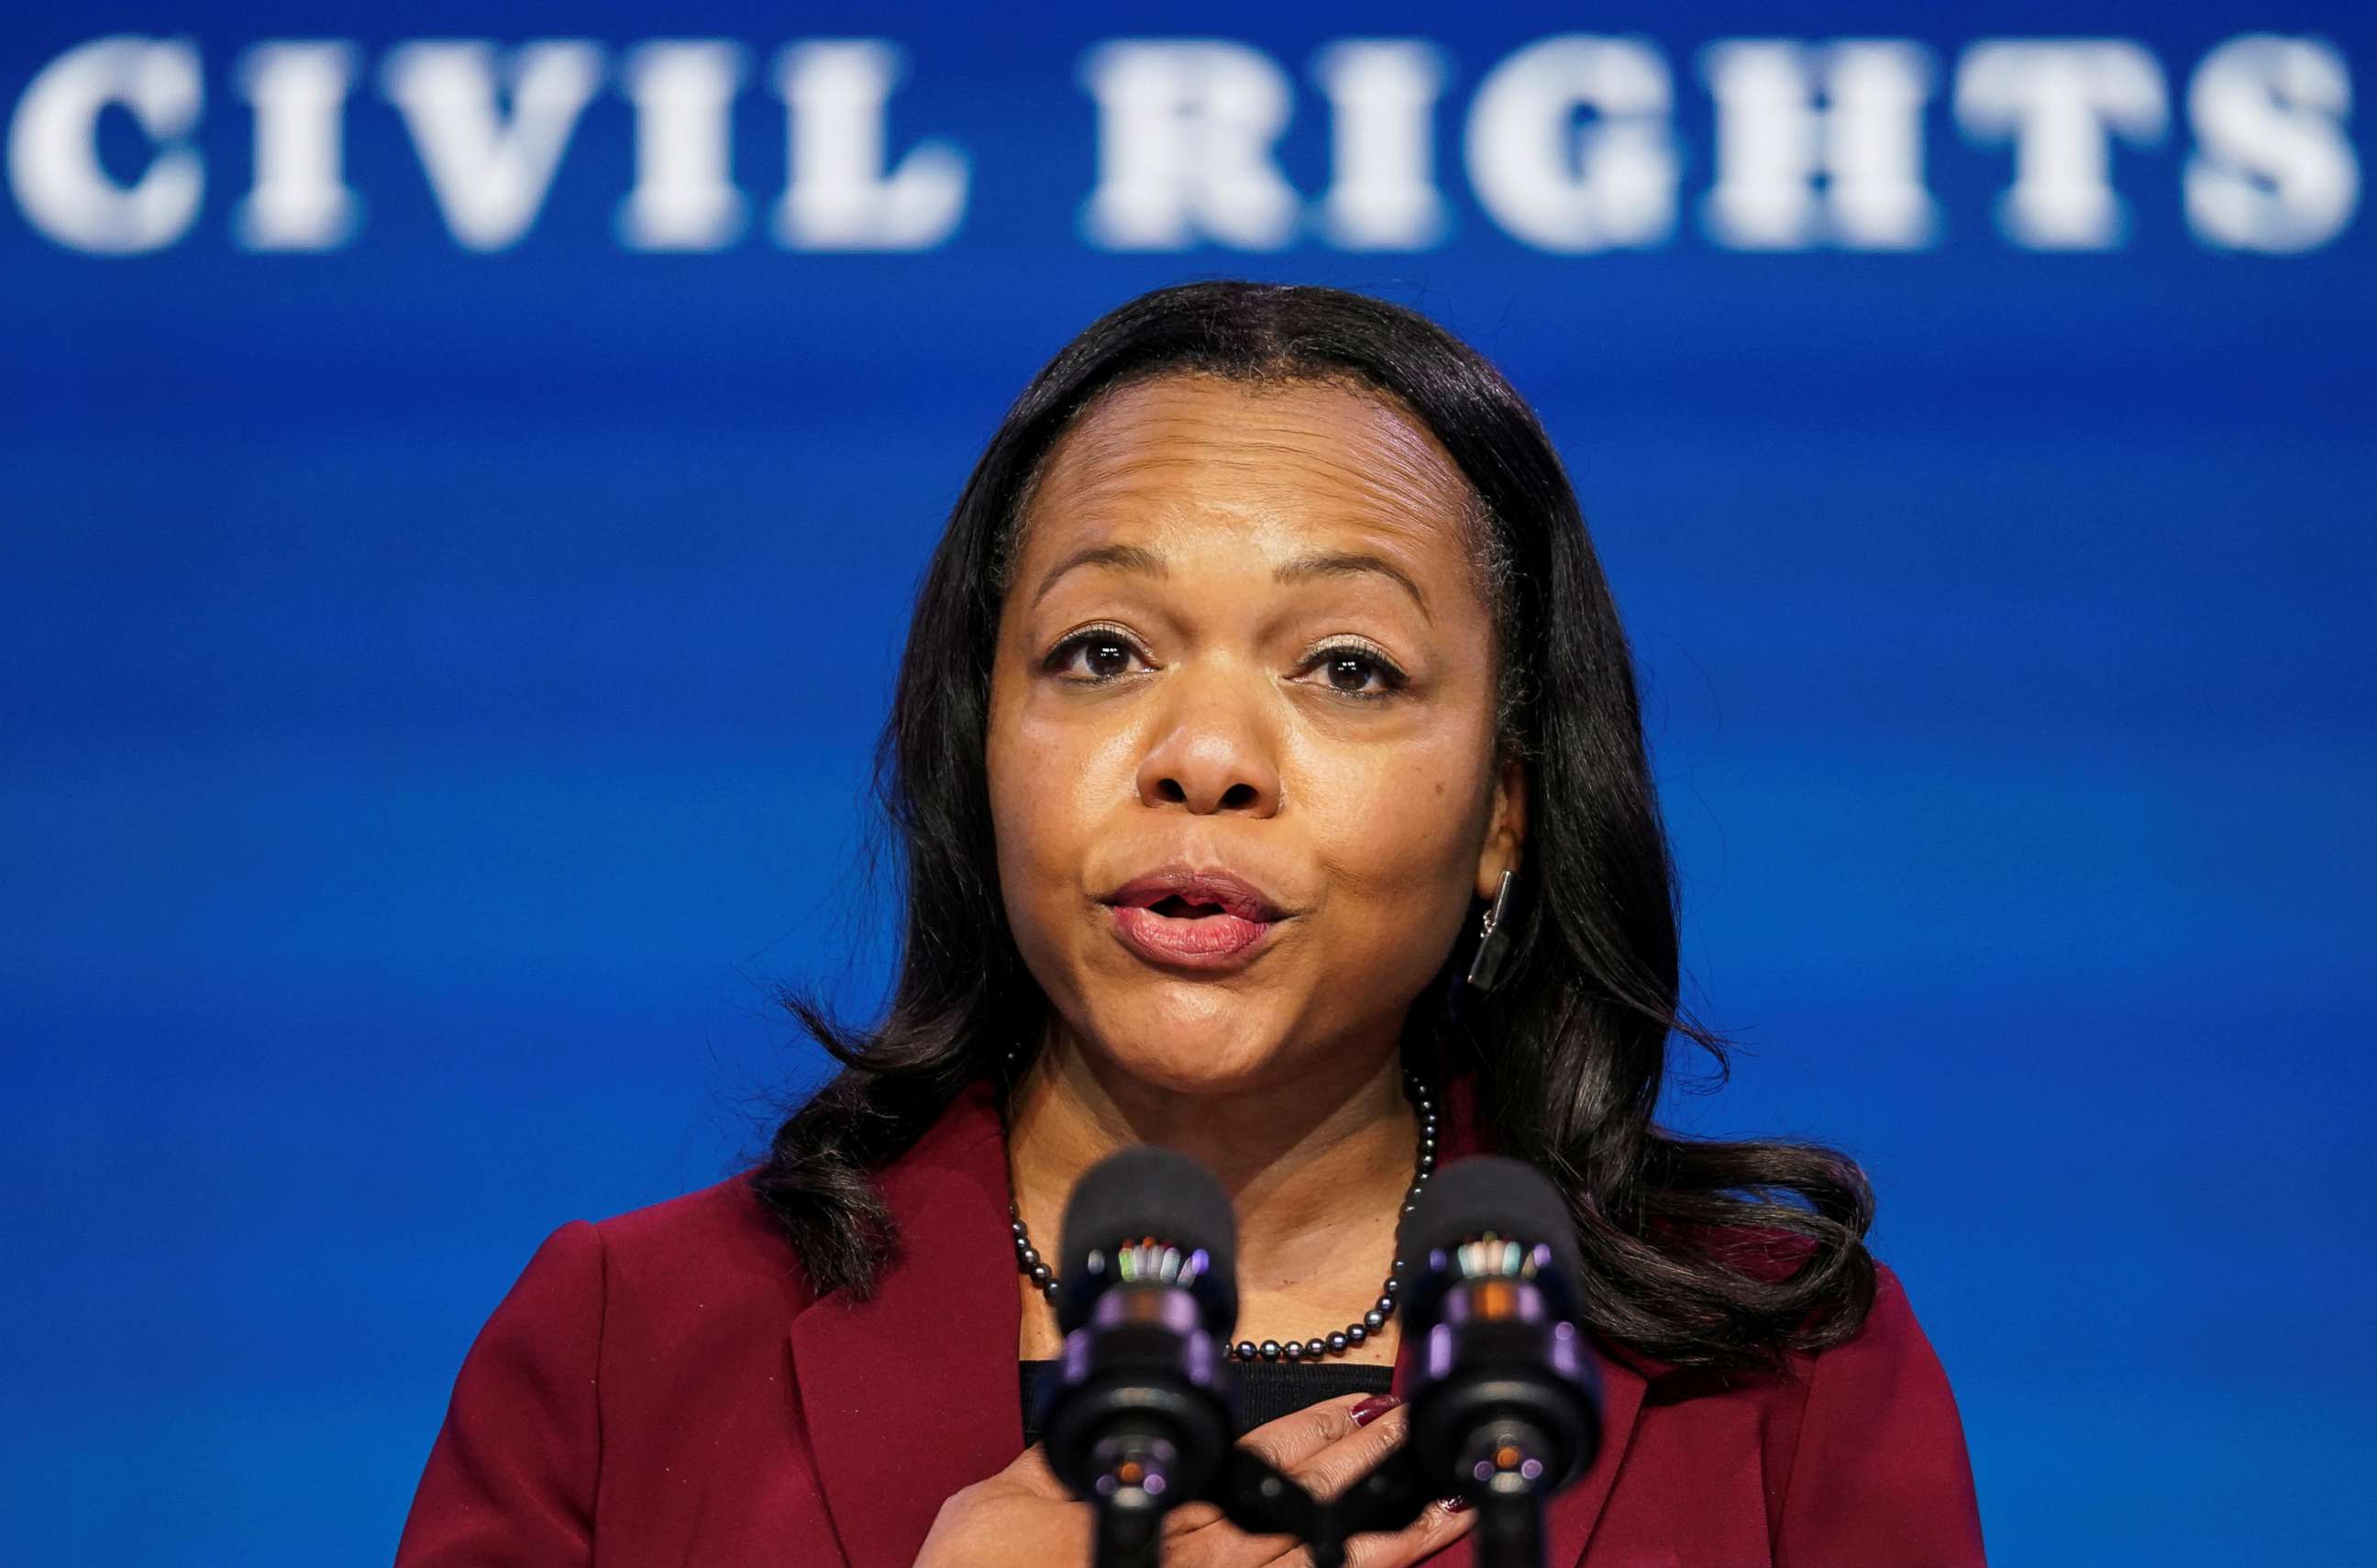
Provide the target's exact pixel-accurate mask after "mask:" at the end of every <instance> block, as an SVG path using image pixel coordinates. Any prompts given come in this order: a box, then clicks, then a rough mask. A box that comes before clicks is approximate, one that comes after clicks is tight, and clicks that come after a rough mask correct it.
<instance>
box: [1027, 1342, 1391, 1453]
mask: <svg viewBox="0 0 2377 1568" xmlns="http://www.w3.org/2000/svg"><path fill="white" fill-rule="evenodd" d="M1016 1365H1017V1368H1018V1370H1019V1371H1021V1373H1022V1378H1023V1441H1024V1442H1025V1443H1026V1444H1027V1445H1029V1444H1031V1443H1034V1442H1039V1441H1040V1401H1039V1397H1038V1395H1039V1393H1040V1387H1041V1384H1042V1383H1043V1382H1046V1381H1048V1380H1049V1379H1051V1378H1053V1377H1054V1376H1055V1375H1056V1371H1057V1363H1056V1362H1054V1361H1019V1362H1018V1363H1016ZM1394 1376H1395V1370H1394V1368H1392V1367H1374V1366H1368V1365H1366V1364H1364V1363H1362V1362H1359V1361H1234V1362H1232V1363H1231V1364H1230V1377H1231V1380H1232V1381H1233V1382H1236V1385H1237V1407H1238V1435H1240V1436H1242V1437H1243V1436H1244V1435H1245V1434H1247V1433H1248V1432H1250V1431H1252V1430H1255V1428H1257V1427H1259V1426H1261V1425H1262V1424H1263V1423H1264V1422H1266V1421H1275V1420H1277V1419H1279V1418H1280V1417H1282V1416H1284V1415H1287V1414H1289V1413H1290V1412H1292V1411H1296V1410H1301V1409H1303V1408H1304V1407H1305V1406H1308V1405H1318V1404H1319V1403H1320V1401H1322V1400H1324V1399H1334V1398H1336V1397H1338V1396H1339V1395H1340V1394H1384V1393H1386V1392H1387V1385H1388V1384H1389V1383H1391V1382H1393V1381H1394Z"/></svg>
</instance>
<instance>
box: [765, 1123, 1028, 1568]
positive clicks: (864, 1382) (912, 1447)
mask: <svg viewBox="0 0 2377 1568" xmlns="http://www.w3.org/2000/svg"><path fill="white" fill-rule="evenodd" d="M990 1093H991V1092H990V1088H989V1086H988V1085H987V1084H981V1083H977V1084H975V1085H973V1086H972V1087H969V1088H968V1089H967V1090H966V1091H965V1092H964V1093H963V1094H962V1095H961V1096H960V1098H959V1099H958V1101H957V1102H956V1103H955V1104H953V1105H952V1106H951V1107H950V1110H949V1111H948V1112H946V1113H944V1115H943V1116H942V1118H941V1119H940V1120H939V1121H938V1122H936V1123H935V1124H934V1126H933V1128H932V1130H931V1131H928V1132H927V1133H926V1136H925V1137H924V1139H922V1140H920V1141H919V1142H918V1143H917V1144H916V1146H915V1147H914V1149H912V1150H910V1151H909V1153H908V1154H907V1155H904V1156H902V1158H901V1159H900V1160H898V1161H896V1162H894V1163H893V1165H892V1166H891V1167H890V1168H888V1169H887V1170H886V1171H885V1173H884V1175H883V1179H882V1180H883V1192H884V1198H885V1202H886V1203H887V1204H888V1205H889V1207H890V1212H891V1215H892V1218H893V1220H894V1222H895V1223H896V1224H897V1225H898V1227H899V1231H900V1239H901V1255H900V1259H899V1261H898V1262H897V1263H894V1264H892V1266H891V1267H890V1268H889V1269H887V1270H885V1271H884V1274H883V1275H882V1278H881V1281H880V1283H879V1284H878V1287H877V1289H876V1292H875V1295H874V1297H873V1298H872V1299H869V1300H866V1301H854V1300H851V1299H847V1298H846V1297H845V1296H843V1295H842V1293H841V1292H839V1291H834V1292H829V1293H828V1294H827V1295H825V1296H822V1297H820V1298H818V1299H817V1300H816V1301H815V1302H813V1303H811V1304H810V1305H809V1306H808V1307H807V1308H806V1309H804V1310H803V1311H801V1312H800V1313H799V1315H798V1316H796V1317H795V1318H794V1320H793V1325H792V1347H793V1362H794V1377H795V1379H796V1380H797V1381H796V1382H795V1385H794V1386H795V1387H797V1388H798V1389H799V1391H800V1400H801V1406H802V1411H803V1414H804V1417H805V1418H806V1423H807V1428H808V1438H809V1452H810V1456H811V1458H812V1460H813V1461H814V1462H815V1464H816V1466H817V1473H818V1484H819V1485H820V1487H821V1488H822V1489H823V1490H824V1492H825V1502H826V1508H827V1511H828V1512H829V1513H830V1514H832V1516H833V1524H834V1530H835V1533H836V1534H837V1535H838V1536H839V1537H840V1538H841V1541H842V1554H843V1556H845V1557H846V1558H847V1559H848V1560H849V1562H850V1563H851V1565H852V1568H908V1564H910V1563H912V1562H914V1561H915V1559H916V1553H917V1550H919V1549H920V1548H921V1547H922V1546H923V1545H924V1542H925V1537H926V1534H927V1533H928V1532H929V1531H930V1530H931V1528H932V1525H933V1518H934V1515H935V1514H937V1513H938V1511H939V1509H940V1505H941V1502H942V1501H943V1500H944V1499H946V1498H947V1497H948V1496H949V1495H950V1493H952V1492H954V1491H957V1490H960V1489H961V1488H962V1487H966V1486H970V1485H972V1484H973V1482H975V1481H978V1480H981V1479H983V1478H985V1477H988V1476H991V1475H994V1474H996V1473H997V1472H998V1471H999V1470H1001V1469H1003V1468H1004V1467H1006V1466H1007V1465H1008V1463H1009V1461H1010V1460H1012V1459H1013V1458H1014V1457H1015V1455H1016V1454H1018V1453H1020V1452H1021V1448H1022V1439H1023V1407H1022V1396H1021V1392H1020V1390H1019V1388H1018V1384H1017V1373H1016V1340H1017V1335H1018V1332H1019V1330H1020V1328H1021V1299H1020V1298H1019V1296H1018V1293H1017V1290H1016V1287H1015V1280H1014V1274H1015V1262H1014V1255H1013V1253H1012V1252H1011V1251H1009V1247H1008V1243H1007V1235H1008V1231H1007V1203H1008V1179H1007V1158H1006V1143H1005V1140H1004V1137H1003V1135H1002V1132H1001V1129H1000V1126H999V1120H998V1113H997V1107H996V1105H995V1103H994V1102H993V1101H992V1099H991V1097H990Z"/></svg>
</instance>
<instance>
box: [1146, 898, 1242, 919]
mask: <svg viewBox="0 0 2377 1568" xmlns="http://www.w3.org/2000/svg"><path fill="white" fill-rule="evenodd" d="M1147 907H1148V908H1149V909H1150V910H1151V911H1153V913H1155V914H1157V915H1161V916H1165V918H1167V919H1172V920H1201V919H1203V918H1205V917H1206V916H1212V915H1225V914H1227V913H1228V911H1227V910H1225V909H1224V908H1223V907H1222V906H1221V905H1220V904H1193V903H1191V902H1189V900H1188V899H1185V898H1183V897H1181V896H1180V895H1179V894H1178V893H1174V894H1172V895H1171V896H1170V897H1168V898H1159V899H1157V900H1156V901H1155V902H1154V903H1153V904H1149V905H1148V906H1147Z"/></svg>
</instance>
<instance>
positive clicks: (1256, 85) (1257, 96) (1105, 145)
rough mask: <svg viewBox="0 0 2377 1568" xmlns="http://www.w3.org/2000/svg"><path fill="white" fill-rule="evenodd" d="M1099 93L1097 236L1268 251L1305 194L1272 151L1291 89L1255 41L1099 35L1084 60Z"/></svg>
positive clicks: (1092, 201) (1115, 242)
mask: <svg viewBox="0 0 2377 1568" xmlns="http://www.w3.org/2000/svg"><path fill="white" fill-rule="evenodd" d="M1081 81H1082V85H1083V86H1084V87H1086V88H1087V89H1088V90H1089V93H1090V96H1091V97H1092V98H1093V99H1095V100H1096V101H1097V105H1098V131H1097V138H1098V141H1097V168H1098V174H1097V187H1096V189H1094V190H1093V191H1092V192H1091V194H1090V198H1089V201H1088V204H1087V205H1086V206H1085V207H1084V209H1083V210H1082V216H1081V226H1082V230H1083V232H1084V233H1086V234H1087V235H1088V237H1089V239H1090V241H1091V243H1092V244H1093V245H1103V246H1105V247H1106V248H1107V249H1110V250H1183V249H1186V248H1187V247H1188V246H1189V245H1194V244H1196V243H1198V242H1199V241H1200V240H1211V241H1214V242H1216V243H1219V244H1222V245H1235V246H1236V247H1237V248H1239V249H1241V250H1275V249H1277V248H1279V247H1280V246H1282V245H1285V244H1287V242H1288V241H1289V240H1290V239H1291V238H1293V237H1294V236H1295V233H1296V223H1297V220H1298V218H1299V216H1300V213H1301V208H1302V202H1301V200H1300V199H1299V198H1298V197H1297V196H1296V190H1295V188H1294V187H1293V186H1290V185H1289V184H1288V183H1287V179H1286V177H1285V176H1284V175H1283V174H1281V173H1280V172H1279V165H1278V164H1277V163H1276V162H1273V161H1272V143H1274V142H1276V141H1277V140H1278V139H1279V136H1280V133H1281V132H1282V131H1284V130H1285V129H1286V128H1287V118H1288V112H1289V107H1290V105H1291V104H1292V102H1294V98H1295V89H1294V86H1293V84H1292V83H1290V82H1289V80H1288V78H1287V73H1286V72H1284V71H1283V70H1281V69H1280V67H1279V66H1278V64H1277V63H1276V62H1274V61H1273V60H1272V57H1271V56H1270V55H1268V54H1264V53H1263V52H1262V51H1260V49H1252V48H1249V47H1248V46H1247V45H1245V44H1242V43H1223V42H1206V41H1197V42H1183V43H1172V42H1155V41H1152V40H1127V41H1123V42H1113V43H1104V44H1100V45H1099V46H1098V47H1097V48H1095V49H1093V50H1092V51H1090V53H1089V54H1088V55H1087V56H1086V57H1085V58H1084V59H1083V61H1082V63H1081Z"/></svg>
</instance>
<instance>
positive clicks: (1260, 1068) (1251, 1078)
mask: <svg viewBox="0 0 2377 1568" xmlns="http://www.w3.org/2000/svg"><path fill="white" fill-rule="evenodd" d="M1280 1054H1281V1053H1280V1050H1279V1047H1276V1046H1275V1045H1267V1044H1254V1043H1250V1042H1248V1041H1244V1040H1219V1039H1202V1040H1200V1039H1198V1038H1196V1037H1195V1036H1194V1035H1167V1036H1165V1038H1163V1039H1162V1040H1161V1041H1160V1042H1158V1041H1155V1040H1151V1039H1149V1038H1146V1037H1144V1036H1142V1037H1140V1038H1137V1039H1134V1040H1132V1041H1131V1042H1130V1043H1129V1044H1128V1045H1125V1046H1123V1047H1120V1048H1118V1049H1115V1050H1112V1051H1110V1052H1109V1053H1107V1056H1108V1060H1109V1061H1110V1062H1111V1063H1112V1065H1113V1066H1114V1067H1116V1068H1117V1069H1118V1070H1120V1071H1122V1072H1123V1073H1124V1074H1126V1075H1127V1076H1129V1078H1130V1079H1131V1080H1132V1082H1134V1083H1141V1084H1144V1085H1146V1086H1147V1087H1148V1088H1151V1089H1161V1090H1163V1091H1165V1093H1167V1094H1174V1095H1231V1094H1243V1093H1246V1092H1248V1091H1250V1090H1254V1089H1258V1088H1260V1087H1261V1086H1262V1085H1263V1083H1265V1082H1266V1081H1268V1080H1269V1079H1270V1078H1272V1076H1274V1075H1275V1074H1276V1072H1277V1071H1278V1067H1279V1059H1280Z"/></svg>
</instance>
